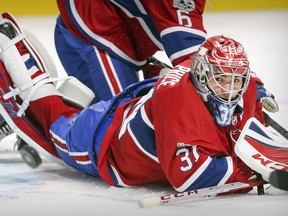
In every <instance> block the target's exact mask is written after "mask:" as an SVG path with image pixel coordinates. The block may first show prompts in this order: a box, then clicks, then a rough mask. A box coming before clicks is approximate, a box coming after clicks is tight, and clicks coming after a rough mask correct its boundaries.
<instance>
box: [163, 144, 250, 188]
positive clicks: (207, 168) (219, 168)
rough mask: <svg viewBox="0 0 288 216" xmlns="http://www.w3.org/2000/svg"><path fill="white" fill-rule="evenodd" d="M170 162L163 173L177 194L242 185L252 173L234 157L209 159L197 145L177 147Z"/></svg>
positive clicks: (210, 157)
mask: <svg viewBox="0 0 288 216" xmlns="http://www.w3.org/2000/svg"><path fill="white" fill-rule="evenodd" d="M171 161H172V162H171V163H167V164H165V165H164V172H165V174H166V176H167V178H168V180H169V182H170V184H171V185H172V186H173V187H174V188H175V190H176V191H178V192H183V191H188V190H193V189H196V188H205V187H210V186H215V185H222V184H225V183H229V182H236V181H240V182H246V181H247V180H248V179H249V178H250V177H251V176H252V175H253V174H254V172H253V171H252V170H251V169H249V168H248V167H247V166H246V165H245V164H244V163H243V162H242V161H241V160H240V159H239V158H238V157H235V156H209V155H207V154H206V153H205V151H204V150H203V148H201V147H200V148H198V147H197V146H192V147H184V148H179V149H178V150H177V151H176V154H175V156H174V158H173V159H172V160H171Z"/></svg>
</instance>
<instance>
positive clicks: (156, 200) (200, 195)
mask: <svg viewBox="0 0 288 216" xmlns="http://www.w3.org/2000/svg"><path fill="white" fill-rule="evenodd" d="M266 183H267V182H266V181H264V180H258V181H253V182H250V183H243V182H234V183H229V184H224V185H219V186H212V187H208V188H202V189H195V190H191V191H186V192H183V193H174V194H168V195H164V196H158V197H150V198H145V199H142V200H138V205H139V207H140V208H149V207H154V206H162V205H168V204H173V203H177V202H181V201H182V202H183V201H186V202H187V201H199V200H203V199H206V198H210V197H216V196H218V195H223V194H225V193H228V192H230V193H231V192H236V191H239V190H243V189H247V188H251V187H254V186H260V185H264V184H266Z"/></svg>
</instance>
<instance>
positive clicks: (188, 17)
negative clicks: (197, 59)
mask: <svg viewBox="0 0 288 216" xmlns="http://www.w3.org/2000/svg"><path fill="white" fill-rule="evenodd" d="M205 2H206V1H202V0H195V1H194V3H195V4H194V7H192V8H190V10H188V9H187V10H183V9H179V6H178V7H177V5H175V1H174V4H173V1H150V0H144V1H142V3H143V6H144V7H145V10H146V11H147V14H149V15H150V16H151V18H152V19H153V21H154V23H155V26H156V29H157V31H158V32H159V33H160V38H161V42H162V44H163V47H164V50H165V52H166V54H167V55H168V57H169V58H170V60H171V62H172V64H173V65H177V64H179V63H180V62H182V61H183V60H184V59H186V58H187V57H188V56H190V55H191V54H192V53H194V52H196V51H197V49H198V48H199V45H200V44H201V43H202V42H203V41H204V40H205V38H206V30H205V28H204V25H203V18H202V14H203V11H204V7H205ZM192 6H193V5H192Z"/></svg>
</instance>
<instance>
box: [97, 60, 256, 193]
mask: <svg viewBox="0 0 288 216" xmlns="http://www.w3.org/2000/svg"><path fill="white" fill-rule="evenodd" d="M190 65H191V61H190V60H187V61H185V62H183V63H182V64H181V65H178V66H176V67H175V68H174V69H173V70H172V71H171V72H170V73H169V74H168V75H166V76H165V77H163V78H161V79H160V80H159V81H158V82H157V84H156V85H155V86H154V87H153V89H151V91H150V92H149V93H148V94H147V95H145V96H143V97H141V98H138V99H137V100H134V101H133V102H128V104H124V105H122V106H121V107H120V108H118V110H117V111H116V113H115V117H114V120H113V122H112V124H111V126H110V127H109V129H108V131H107V133H106V135H105V137H104V140H103V145H102V147H101V150H100V154H99V157H98V170H99V174H100V176H101V177H102V178H103V179H104V180H105V181H106V182H108V183H109V184H111V185H117V186H127V185H141V184H145V183H151V182H160V181H168V182H169V183H170V184H171V185H172V186H173V187H174V188H175V189H176V190H177V191H186V190H191V189H195V188H202V187H208V186H212V185H218V184H223V183H227V182H234V181H245V180H247V179H248V178H250V177H251V176H252V175H253V171H252V170H251V169H249V168H248V167H247V166H246V165H245V164H244V163H243V162H242V161H241V160H240V159H239V158H238V157H237V156H236V155H235V153H234V144H235V140H237V137H238V136H239V134H240V130H241V128H242V127H243V126H244V124H245V122H246V121H247V119H248V118H249V117H251V116H257V115H258V112H261V111H260V110H261V109H259V108H257V107H258V105H259V104H258V103H256V95H257V92H256V85H255V81H254V80H253V79H251V80H250V84H249V87H248V89H247V91H246V93H245V94H244V97H243V100H242V101H241V106H242V108H243V112H242V113H241V114H240V113H238V114H235V115H234V117H233V121H232V124H231V125H230V126H227V127H219V126H218V125H217V124H215V122H214V120H213V117H212V116H211V114H210V113H209V111H208V109H207V108H206V106H205V104H204V102H203V101H202V99H201V98H200V96H199V95H198V93H197V91H196V89H195V87H194V86H193V85H192V83H191V81H190V73H189V70H190Z"/></svg>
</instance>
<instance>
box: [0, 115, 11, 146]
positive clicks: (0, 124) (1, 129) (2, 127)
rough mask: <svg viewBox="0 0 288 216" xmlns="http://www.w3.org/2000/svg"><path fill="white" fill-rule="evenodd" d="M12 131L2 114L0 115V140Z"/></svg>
mask: <svg viewBox="0 0 288 216" xmlns="http://www.w3.org/2000/svg"><path fill="white" fill-rule="evenodd" d="M12 133H14V132H13V130H11V128H10V127H9V125H8V124H7V123H6V121H5V120H4V118H3V117H2V115H0V142H1V140H2V139H4V138H5V137H7V136H9V135H10V134H12Z"/></svg>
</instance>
